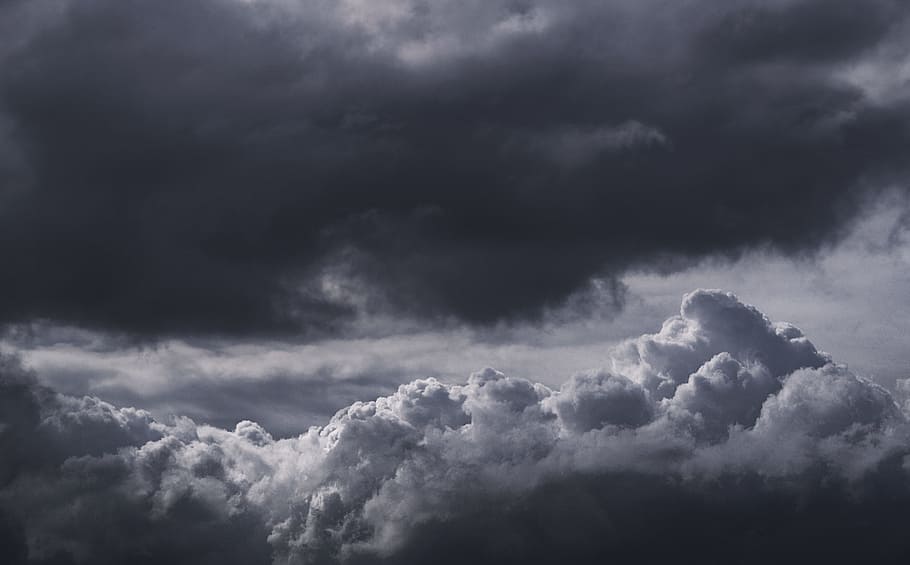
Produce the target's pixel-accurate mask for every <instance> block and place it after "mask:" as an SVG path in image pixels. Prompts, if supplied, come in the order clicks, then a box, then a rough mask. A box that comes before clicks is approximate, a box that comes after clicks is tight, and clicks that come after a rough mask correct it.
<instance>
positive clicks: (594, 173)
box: [0, 0, 908, 378]
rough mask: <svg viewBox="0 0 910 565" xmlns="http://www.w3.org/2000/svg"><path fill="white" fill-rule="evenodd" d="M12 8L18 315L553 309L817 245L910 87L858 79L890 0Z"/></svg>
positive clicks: (474, 319)
mask: <svg viewBox="0 0 910 565" xmlns="http://www.w3.org/2000/svg"><path fill="white" fill-rule="evenodd" d="M0 10H2V17H0V20H2V21H3V24H2V31H3V32H4V33H2V34H0V37H2V38H3V39H2V40H0V58H2V59H0V60H2V65H3V68H4V73H3V77H2V79H0V115H2V118H0V136H2V138H0V147H3V148H4V151H2V154H3V155H4V157H3V158H2V162H0V180H2V183H3V186H2V188H0V203H2V206H0V254H2V255H3V257H4V271H5V272H6V273H9V275H8V276H6V277H4V279H3V281H2V287H0V291H2V292H0V296H2V299H0V322H3V323H5V324H28V323H32V322H35V321H38V320H52V321H54V322H55V323H63V324H72V325H77V326H82V327H90V328H94V329H99V328H100V329H103V330H109V331H112V332H114V333H118V332H125V333H127V334H130V335H141V336H152V337H159V336H162V335H167V336H172V335H181V336H186V335H201V334H206V335H223V334H234V335H238V334H245V335H273V336H274V335H288V334H292V335H296V334H299V333H300V332H303V333H305V334H307V335H311V334H319V335H322V334H325V333H332V332H339V331H342V330H343V329H344V328H345V324H346V323H347V322H349V321H351V320H352V319H356V318H357V316H359V315H361V314H363V313H364V312H367V313H376V312H383V313H389V312H391V313H392V314H393V315H395V316H399V317H417V318H421V319H425V320H431V321H435V320H447V319H450V318H452V317H454V318H456V319H458V320H461V321H465V322H469V323H472V324H475V325H484V324H495V323H496V322H499V321H502V320H516V319H525V320H526V319H530V320H535V319H539V318H540V316H542V315H543V313H545V312H547V311H549V310H551V309H553V308H555V307H558V306H559V305H562V304H564V303H565V301H566V300H567V297H571V296H572V295H573V293H575V292H578V291H583V290H584V289H586V288H587V287H588V286H589V285H590V284H591V281H592V279H596V280H605V281H611V280H616V278H617V277H619V276H621V275H622V274H623V273H625V272H627V270H628V269H630V268H645V269H654V270H657V271H660V272H668V271H671V270H673V269H677V268H679V267H681V266H685V265H690V264H691V263H692V261H694V260H695V259H698V258H701V257H705V256H715V255H717V256H724V257H727V256H737V254H739V253H740V252H742V250H744V249H749V248H756V247H763V246H769V247H771V248H773V249H776V250H779V251H782V252H784V253H785V254H803V253H811V252H813V251H815V250H817V249H818V248H819V246H822V245H824V244H825V243H827V242H830V241H833V240H836V239H837V238H838V237H840V236H841V235H842V234H843V233H844V231H845V229H846V227H847V226H848V225H849V223H850V221H851V220H852V218H853V217H854V216H855V214H856V211H857V210H859V209H862V208H863V205H864V204H865V203H866V202H867V201H869V200H870V199H872V198H874V197H875V196H876V195H877V194H878V192H879V191H880V189H882V188H884V187H885V186H887V185H897V186H899V187H904V185H905V184H906V183H905V182H904V179H905V175H906V171H907V152H906V150H905V148H906V146H907V142H908V128H907V126H908V121H907V117H908V112H907V107H906V100H904V99H902V98H893V99H892V98H890V97H889V98H882V97H876V96H873V95H872V94H870V93H869V91H868V89H866V88H864V85H863V84H862V83H861V82H862V81H860V84H857V82H856V81H855V80H853V81H851V80H846V79H845V78H844V73H845V70H846V69H850V68H854V67H855V66H856V65H860V64H864V65H867V66H868V65H871V66H873V67H874V66H875V65H876V64H879V61H878V59H877V57H879V51H878V48H879V47H880V46H882V45H892V44H895V43H898V44H899V43H901V42H902V40H901V37H902V34H901V29H902V28H901V25H903V22H905V21H906V19H907V12H906V5H905V3H903V2H898V1H891V0H874V1H859V0H836V1H828V2H820V1H818V0H796V1H789V0H788V1H781V2H771V3H769V2H758V1H743V2H733V3H725V4H724V5H723V6H718V5H717V3H716V2H709V1H698V2H689V3H681V4H680V3H675V4H672V5H668V4H667V3H665V2H652V1H645V2H626V1H616V2H607V3H604V2H591V1H583V2H574V3H571V4H566V3H564V2H555V1H550V0H537V1H529V2H513V1H511V0H509V1H505V0H503V1H496V2H470V3H464V2H452V1H447V0H434V1H431V2H413V1H408V0H383V1H382V2H369V3H366V2H360V1H356V0H349V1H344V2H324V1H321V0H317V1H312V2H285V1H283V0H257V1H253V2H246V1H241V0H191V1H187V2H180V3H177V4H173V3H161V2H152V1H148V0H129V1H111V0H79V1H74V0H65V1H63V2H59V3H53V5H52V6H51V5H46V3H35V2H27V1H24V0H10V1H7V2H4V3H3V4H2V6H0ZM36 258H37V259H36ZM686 376H687V375H683V376H682V377H680V378H685V377H686Z"/></svg>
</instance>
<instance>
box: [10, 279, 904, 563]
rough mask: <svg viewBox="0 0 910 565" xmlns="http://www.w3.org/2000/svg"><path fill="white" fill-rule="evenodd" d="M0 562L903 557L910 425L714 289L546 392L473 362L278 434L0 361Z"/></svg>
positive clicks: (875, 391)
mask: <svg viewBox="0 0 910 565" xmlns="http://www.w3.org/2000/svg"><path fill="white" fill-rule="evenodd" d="M0 371H2V376H0V408H2V410H0V453H2V456H3V457H2V459H0V485H2V488H0V509H2V513H3V514H2V521H0V542H2V543H3V544H4V547H3V554H4V556H12V558H11V560H7V562H11V563H71V562H75V563H125V562H129V563H194V564H196V563H245V564H251V563H269V562H273V563H334V562H338V561H346V562H351V563H375V562H382V563H428V562H439V563H511V562H514V563H530V562H551V563H552V562H573V563H584V562H603V561H605V560H607V559H619V560H620V562H633V561H634V562H664V561H666V560H667V559H672V560H673V561H674V562H684V563H685V562H709V563H720V562H723V563H751V562H767V561H768V560H769V559H773V560H774V562H796V561H800V562H806V560H809V561H810V562H819V561H821V560H822V559H825V560H827V562H854V563H855V562H859V561H863V562H877V563H882V562H889V561H894V562H899V558H900V557H901V556H902V555H903V556H905V555H906V552H907V551H908V550H910V541H908V540H907V538H906V535H905V532H906V527H907V525H908V518H907V515H908V513H910V459H908V458H907V456H908V454H910V436H908V432H910V427H908V422H907V419H906V416H905V414H904V412H903V411H902V410H901V408H900V407H899V406H898V404H897V403H896V401H895V400H894V398H892V396H891V394H889V393H888V392H887V391H886V390H885V389H883V388H881V387H879V386H877V385H875V384H873V383H872V382H870V381H867V380H865V379H863V378H861V377H858V376H856V375H854V374H853V373H851V372H850V371H849V370H847V369H846V368H845V367H843V366H840V365H837V364H835V363H833V362H832V361H831V359H830V358H829V357H828V356H827V355H826V354H824V353H821V352H819V351H817V350H816V349H815V347H814V346H813V345H812V344H811V343H810V342H809V341H808V340H807V338H806V337H805V336H803V334H802V333H801V332H800V331H799V330H798V329H796V328H795V327H793V326H791V325H789V324H779V323H772V322H770V321H769V320H768V319H767V318H766V317H765V316H764V315H763V314H762V313H761V312H759V311H758V310H756V309H755V308H754V307H752V306H749V305H746V304H743V303H741V302H740V301H739V300H738V299H737V298H736V297H735V296H733V295H731V294H729V293H724V292H721V291H708V290H699V291H695V292H693V293H691V294H688V295H687V296H685V298H684V300H683V303H682V308H681V311H680V315H679V316H675V317H673V318H670V319H669V320H667V321H666V322H665V323H664V325H663V327H662V328H661V329H660V331H659V332H657V333H655V334H648V335H644V336H641V337H640V338H637V339H633V340H630V341H628V342H626V343H624V344H623V345H622V346H621V347H619V348H618V349H616V350H615V351H614V352H613V366H612V367H611V368H610V369H609V370H602V371H596V372H591V373H585V374H579V375H575V376H573V377H572V378H571V379H569V380H568V381H567V382H566V383H565V384H564V385H562V387H561V388H560V389H559V390H552V389H550V388H548V387H545V386H543V385H540V384H535V383H533V382H529V381H527V380H524V379H521V378H517V377H512V376H506V375H503V374H502V373H499V372H497V371H495V370H493V369H485V370H483V371H480V372H477V373H475V374H473V375H471V376H470V378H469V379H468V381H467V383H465V384H461V385H448V384H443V383H440V382H438V381H436V380H433V379H427V380H416V381H414V382H411V383H409V384H405V385H402V386H401V387H400V388H399V389H398V391H397V392H396V393H395V394H392V395H390V396H387V397H383V398H379V399H377V400H375V401H371V402H357V403H355V404H353V405H351V406H349V407H347V408H344V409H342V410H340V411H339V412H338V413H337V414H336V415H335V416H334V417H333V418H332V419H331V420H330V421H329V422H328V423H327V424H326V425H325V426H322V427H315V428H312V429H310V430H309V431H308V432H307V433H304V434H302V435H300V436H298V437H294V438H290V439H282V440H275V439H273V438H272V437H271V436H270V434H269V433H268V432H267V431H266V430H265V429H263V428H262V427H261V426H259V425H258V424H256V423H253V422H249V421H243V422H240V423H239V424H237V426H236V427H235V428H234V430H233V431H228V430H223V429H218V428H214V427H210V426H206V425H201V424H197V423H194V422H192V421H190V420H186V419H176V420H175V421H173V422H171V423H162V422H157V421H155V420H153V419H152V418H151V417H150V416H149V415H148V414H147V413H145V412H144V411H142V410H136V409H129V408H116V407H114V406H111V405H109V404H107V403H105V402H102V401H100V400H98V399H95V398H82V399H79V398H73V397H68V396H63V395H59V394H56V393H54V392H53V391H51V390H48V389H46V388H44V387H42V386H40V385H38V384H37V383H36V382H35V380H34V377H33V376H32V375H30V374H29V373H28V372H27V371H25V370H24V369H23V368H22V367H21V366H20V365H19V364H18V363H17V362H16V361H15V360H14V359H12V358H9V357H5V358H3V365H2V368H0Z"/></svg>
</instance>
